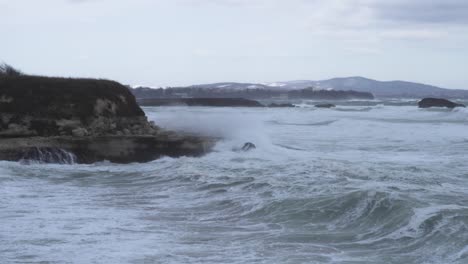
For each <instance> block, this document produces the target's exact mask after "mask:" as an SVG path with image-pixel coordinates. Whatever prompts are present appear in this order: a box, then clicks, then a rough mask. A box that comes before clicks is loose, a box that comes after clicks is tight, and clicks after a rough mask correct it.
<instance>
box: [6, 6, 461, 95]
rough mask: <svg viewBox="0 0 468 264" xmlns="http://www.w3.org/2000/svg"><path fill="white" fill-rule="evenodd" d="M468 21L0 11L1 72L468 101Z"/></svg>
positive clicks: (319, 9)
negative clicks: (349, 82) (342, 85)
mask: <svg viewBox="0 0 468 264" xmlns="http://www.w3.org/2000/svg"><path fill="white" fill-rule="evenodd" d="M57 10H59V12H57ZM467 12H468V3H467V2H466V1H463V0H448V1H447V0H431V1H422V0H416V1H411V2H410V3H408V1H403V0H395V1H392V3H388V1H384V0H357V1H351V0H345V1H326V2H324V1H303V0H292V1H288V2H285V1H280V0H270V1H266V0H250V1H247V0H217V1H215V0H174V1H165V0H159V1H150V0H139V1H126V0H116V1H110V0H46V1H40V2H38V1H7V0H0V13H1V14H2V17H3V18H4V19H3V20H2V22H1V23H2V27H0V34H2V35H4V36H8V38H6V39H5V40H3V41H2V42H0V49H2V50H5V51H8V52H7V53H5V54H2V55H0V61H4V62H6V63H9V64H11V65H13V66H14V67H18V68H19V69H20V70H21V71H23V72H25V73H30V74H37V75H46V76H64V77H84V78H105V79H112V80H116V81H118V82H121V83H123V84H128V85H132V86H133V85H141V86H147V87H168V86H189V85H196V84H209V83H218V82H243V83H268V82H284V81H291V80H326V79H333V78H346V77H345V76H351V77H354V76H363V77H364V78H369V79H373V80H379V81H394V80H401V81H408V82H414V83H422V84H427V85H432V86H436V87H441V88H447V89H463V90H468V76H466V74H464V69H466V68H467V67H468V62H466V61H465V60H463V58H467V57H468V34H467V33H468V19H467V18H466V15H465V14H466V13H467ZM343 76H344V77H343ZM310 77H312V78H310Z"/></svg>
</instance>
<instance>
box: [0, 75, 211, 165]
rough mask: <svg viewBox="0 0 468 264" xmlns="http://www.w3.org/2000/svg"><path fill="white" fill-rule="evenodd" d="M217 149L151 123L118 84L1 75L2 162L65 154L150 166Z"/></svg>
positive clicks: (80, 158) (81, 160)
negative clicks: (163, 158) (153, 162)
mask: <svg viewBox="0 0 468 264" xmlns="http://www.w3.org/2000/svg"><path fill="white" fill-rule="evenodd" d="M212 145H213V141H212V140H209V139H204V138H200V137H194V136H186V135H179V134H176V133H173V132H168V131H163V130H162V129H160V128H158V127H157V126H156V125H154V124H153V123H152V122H148V120H147V118H146V116H145V113H144V112H143V110H142V109H141V108H140V107H139V106H138V104H137V102H136V100H135V97H134V96H133V95H132V93H131V92H130V91H129V90H128V89H127V88H126V87H125V86H123V85H121V84H119V83H117V82H114V81H107V80H94V79H68V78H48V77H38V76H24V75H22V76H0V160H12V161H18V160H21V159H23V158H25V157H26V158H27V157H30V156H32V157H34V156H37V155H39V154H38V153H46V154H47V155H51V156H54V155H56V154H57V153H58V154H60V153H62V152H61V150H63V151H66V152H69V153H72V154H73V155H74V156H76V162H78V163H93V162H97V161H103V160H109V161H111V162H119V163H128V162H145V161H150V160H153V159H156V158H159V157H161V156H172V157H178V156H198V155H202V154H204V153H206V152H207V151H208V150H209V149H210V147H211V146H212ZM54 149H56V150H60V151H53V150H54ZM31 153H33V154H34V155H32V154H31ZM45 160H47V159H45Z"/></svg>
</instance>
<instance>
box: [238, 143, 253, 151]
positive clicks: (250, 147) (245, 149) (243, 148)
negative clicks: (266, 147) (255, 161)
mask: <svg viewBox="0 0 468 264" xmlns="http://www.w3.org/2000/svg"><path fill="white" fill-rule="evenodd" d="M256 148H257V146H255V144H254V143H251V142H247V143H245V144H244V146H243V147H242V149H241V150H242V151H249V150H252V149H256Z"/></svg>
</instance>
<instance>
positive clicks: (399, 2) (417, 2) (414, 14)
mask: <svg viewBox="0 0 468 264" xmlns="http://www.w3.org/2000/svg"><path fill="white" fill-rule="evenodd" d="M368 4H369V6H370V7H371V8H372V9H373V10H374V14H375V15H376V17H377V19H382V20H385V21H391V22H396V23H398V22H404V23H423V24H468V1H466V0H411V1H408V0H395V1H388V0H376V1H372V2H370V3H368Z"/></svg>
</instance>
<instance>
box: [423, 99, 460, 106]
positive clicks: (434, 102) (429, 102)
mask: <svg viewBox="0 0 468 264" xmlns="http://www.w3.org/2000/svg"><path fill="white" fill-rule="evenodd" d="M418 106H419V108H429V107H447V108H455V107H465V105H463V104H457V103H454V102H452V101H449V100H446V99H441V98H424V99H422V100H421V101H419V102H418Z"/></svg>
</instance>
